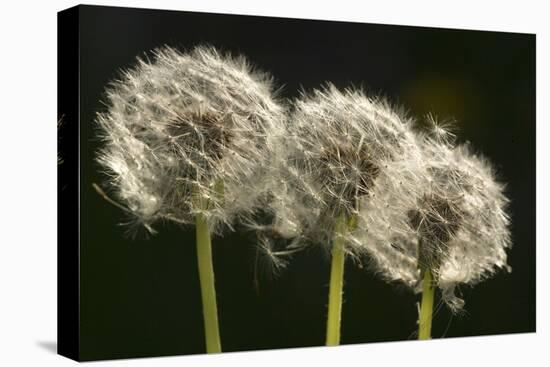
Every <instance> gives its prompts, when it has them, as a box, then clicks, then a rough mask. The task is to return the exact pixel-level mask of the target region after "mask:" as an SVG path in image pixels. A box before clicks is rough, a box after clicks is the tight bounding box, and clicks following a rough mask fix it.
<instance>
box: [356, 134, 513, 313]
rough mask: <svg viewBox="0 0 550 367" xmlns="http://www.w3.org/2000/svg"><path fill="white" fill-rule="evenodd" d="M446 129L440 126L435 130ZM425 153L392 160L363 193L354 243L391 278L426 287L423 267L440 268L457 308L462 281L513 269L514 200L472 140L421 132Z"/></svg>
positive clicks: (439, 279) (445, 292)
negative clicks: (510, 204) (466, 142)
mask: <svg viewBox="0 0 550 367" xmlns="http://www.w3.org/2000/svg"><path fill="white" fill-rule="evenodd" d="M437 136H439V134H438V132H437V131H436V134H435V137H437ZM419 145H420V146H421V147H422V155H421V156H420V157H415V156H410V157H406V159H402V160H394V161H392V162H389V164H388V166H387V168H386V169H385V170H384V171H383V172H381V173H380V175H379V176H378V177H377V179H376V180H375V182H374V184H373V187H372V190H371V193H372V195H371V196H370V197H369V198H368V199H366V200H363V202H362V203H361V211H360V214H359V217H358V219H359V225H358V228H357V231H356V232H355V233H354V236H355V238H354V242H355V243H356V244H357V246H360V247H363V248H364V249H365V250H366V252H367V254H368V256H369V258H370V259H371V260H372V264H373V267H374V269H375V270H377V271H378V272H379V273H380V274H381V275H382V276H383V277H384V278H386V279H388V280H391V281H400V282H404V283H405V284H407V285H409V286H410V287H412V288H414V289H416V290H419V286H420V274H421V270H422V269H428V270H430V271H432V272H433V273H434V275H435V279H436V282H437V285H438V286H439V288H440V289H441V290H442V293H443V299H444V300H445V301H446V303H447V304H448V306H449V307H450V308H451V309H452V310H455V311H456V310H459V309H460V308H462V305H463V303H464V302H463V300H461V299H459V298H458V297H456V296H455V294H454V289H455V287H456V286H457V285H458V284H468V285H473V284H475V283H477V282H479V281H481V280H483V279H485V278H487V277H490V276H491V275H492V274H493V273H494V272H495V271H496V270H497V269H499V268H504V269H507V270H510V268H509V266H508V265H507V263H506V259H507V254H506V249H507V248H509V247H510V246H511V241H510V232H509V217H508V215H507V213H506V209H507V204H508V199H507V198H506V197H505V195H504V193H503V192H504V186H503V185H501V184H500V183H498V182H497V181H496V180H495V175H494V172H493V169H492V167H491V165H490V163H489V162H488V161H487V160H486V159H484V158H483V157H480V156H478V155H475V154H473V153H472V152H471V150H470V148H469V147H468V146H466V145H458V146H454V145H453V144H451V143H449V141H448V140H441V139H438V138H434V137H433V136H421V137H419Z"/></svg>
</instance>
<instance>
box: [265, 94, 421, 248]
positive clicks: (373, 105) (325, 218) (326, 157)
mask: <svg viewBox="0 0 550 367" xmlns="http://www.w3.org/2000/svg"><path fill="white" fill-rule="evenodd" d="M410 124H411V121H410V120H409V119H408V118H407V117H405V116H404V114H402V113H400V112H396V111H395V109H393V108H392V107H391V106H390V105H389V104H388V103H387V102H386V101H384V100H383V99H379V98H369V97H367V96H366V95H365V94H364V93H363V92H361V91H358V90H353V89H347V90H344V91H340V90H338V89H337V88H336V87H334V86H333V85H331V84H329V85H327V86H326V87H325V88H324V89H319V90H314V91H313V92H312V93H310V94H308V95H303V96H302V97H301V98H300V99H298V100H296V101H295V102H294V104H293V110H292V112H291V113H290V116H289V119H288V127H287V134H286V138H285V140H284V141H283V142H282V145H283V149H282V155H283V157H284V159H282V160H281V162H282V165H281V169H280V171H279V176H280V177H281V179H280V184H279V185H274V186H275V189H274V190H273V193H274V194H273V195H274V199H273V200H272V203H271V208H272V209H273V212H274V217H275V218H276V219H275V227H276V228H277V231H278V232H279V233H281V234H284V235H285V236H288V237H292V238H295V237H296V236H298V237H301V238H302V239H301V241H302V242H303V243H316V244H323V245H325V246H330V245H331V243H332V240H333V236H334V233H333V232H334V227H335V223H336V219H337V218H338V217H339V216H341V215H344V216H346V217H347V218H352V217H353V216H355V215H356V214H357V213H358V211H359V204H360V202H361V200H362V199H363V198H364V197H367V196H369V193H370V190H371V187H372V184H373V182H374V181H375V180H376V177H377V176H378V175H379V174H380V172H382V171H383V170H384V169H385V167H384V166H385V165H386V164H387V162H389V161H392V160H393V159H400V158H401V157H402V156H403V155H404V154H409V153H405V152H406V151H408V150H410V149H413V150H417V146H416V141H415V138H414V134H413V133H412V131H411V130H410ZM348 244H350V243H349V242H348ZM328 248H330V247H328ZM347 250H348V252H353V247H351V246H347Z"/></svg>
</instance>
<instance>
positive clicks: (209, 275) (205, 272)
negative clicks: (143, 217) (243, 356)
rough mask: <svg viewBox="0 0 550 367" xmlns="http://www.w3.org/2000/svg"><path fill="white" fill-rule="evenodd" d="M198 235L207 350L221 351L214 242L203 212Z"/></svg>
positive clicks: (197, 221)
mask: <svg viewBox="0 0 550 367" xmlns="http://www.w3.org/2000/svg"><path fill="white" fill-rule="evenodd" d="M196 235H197V238H196V242H197V259H198V265H199V278H200V284H201V296H202V310H203V316H204V334H205V340H206V352H207V353H221V351H222V347H221V342H220V331H219V326H218V308H217V305H216V288H215V286H214V267H213V265H212V243H211V240H210V230H209V228H208V223H207V221H206V218H205V217H204V215H202V214H197V216H196Z"/></svg>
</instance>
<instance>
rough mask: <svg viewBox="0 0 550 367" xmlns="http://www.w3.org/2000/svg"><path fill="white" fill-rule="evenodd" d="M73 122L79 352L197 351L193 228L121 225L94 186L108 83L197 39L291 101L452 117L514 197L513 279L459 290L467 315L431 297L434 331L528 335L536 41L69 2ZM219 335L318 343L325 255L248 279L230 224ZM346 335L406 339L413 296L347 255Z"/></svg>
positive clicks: (243, 242) (280, 343) (249, 257)
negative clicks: (76, 39)
mask: <svg viewBox="0 0 550 367" xmlns="http://www.w3.org/2000/svg"><path fill="white" fill-rule="evenodd" d="M80 41H81V43H80V77H81V94H80V102H81V104H80V117H81V122H80V123H81V129H82V132H83V137H82V143H83V145H82V148H81V149H82V150H81V193H82V197H81V204H82V206H81V208H82V223H81V233H82V245H81V264H80V280H81V290H80V300H81V318H80V321H81V329H80V332H81V353H82V358H83V359H99V358H123V357H136V356H154V355H169V354H190V353H203V352H204V348H205V347H204V336H203V324H202V315H201V303H200V293H199V292H200V290H199V285H198V277H197V268H196V256H195V255H196V254H195V247H194V231H193V228H180V227H177V226H174V225H167V226H161V227H159V228H157V229H159V233H158V234H157V235H155V236H153V237H149V238H145V237H144V236H138V237H137V238H135V239H131V238H128V237H125V236H124V231H125V229H124V228H123V227H121V226H119V225H118V223H120V222H121V221H123V220H124V219H125V218H124V214H123V213H122V212H121V211H120V210H119V209H117V208H115V207H113V206H112V205H110V204H109V203H108V202H106V201H105V200H103V199H102V198H101V197H100V196H99V195H97V194H96V193H95V191H94V190H93V189H92V183H93V182H97V183H101V182H103V181H104V179H105V177H103V176H102V174H101V172H100V170H99V167H98V165H97V164H96V163H95V161H94V157H95V152H96V151H97V149H98V148H99V146H100V142H99V141H98V139H97V138H96V135H95V134H96V131H95V127H94V118H95V114H96V112H98V111H101V110H102V109H104V106H103V105H102V104H101V103H100V100H101V99H102V98H103V94H102V93H103V91H104V87H105V86H106V84H107V83H108V82H109V81H110V80H112V79H113V78H115V77H116V76H117V73H118V70H119V69H120V68H124V67H129V66H131V65H132V63H133V62H134V60H135V57H136V56H137V55H143V53H144V52H147V51H149V50H151V49H153V48H155V47H158V46H161V45H164V44H167V45H171V46H178V47H180V48H184V49H185V48H187V49H188V48H190V47H192V46H194V45H198V44H202V43H209V44H211V45H214V46H216V47H219V48H221V49H223V50H227V51H231V52H232V53H242V54H244V55H246V56H247V57H248V58H249V59H250V60H251V61H252V62H253V63H254V64H255V65H257V66H258V67H260V68H261V69H263V70H267V71H270V72H271V73H273V75H274V76H275V78H276V80H277V82H278V84H279V85H282V86H283V87H284V88H283V90H282V96H283V97H288V98H292V97H295V96H297V94H298V93H299V91H300V90H302V89H304V90H308V89H310V88H313V87H317V86H319V85H320V84H321V83H323V82H324V81H327V80H328V81H332V82H333V83H335V84H336V85H337V86H339V87H345V86H349V85H356V86H363V87H365V88H366V89H367V90H369V91H371V92H374V93H382V94H384V95H386V96H388V97H389V98H390V99H391V100H392V101H394V102H397V103H400V104H403V105H404V106H405V107H407V108H408V109H409V110H410V112H411V114H413V115H415V116H418V117H421V116H423V115H425V114H426V113H428V112H433V113H435V114H436V115H437V116H439V117H443V118H445V117H452V118H455V119H456V120H457V121H458V126H459V129H460V130H459V133H458V136H459V139H460V140H461V141H466V140H469V141H471V142H472V144H473V145H474V146H475V147H477V148H478V150H480V151H481V152H483V153H484V154H485V155H486V156H487V157H489V158H490V159H491V160H492V161H493V162H494V164H495V166H496V167H497V168H498V171H499V173H500V178H501V180H502V181H504V182H507V183H508V195H509V197H510V198H511V200H512V204H511V208H510V211H511V215H512V220H513V228H512V231H513V242H514V247H513V248H512V250H511V251H510V252H509V254H510V256H509V263H510V265H511V266H512V267H513V272H512V273H511V274H506V273H504V272H502V273H499V274H498V275H497V276H496V277H495V278H493V279H490V280H488V281H486V282H484V283H481V284H479V285H477V286H476V287H474V288H468V287H462V292H463V296H464V298H465V300H466V311H467V312H466V314H464V315H462V316H459V317H456V316H455V317H453V318H451V315H450V313H449V312H448V311H447V310H446V309H445V308H444V307H443V308H442V309H441V310H440V311H439V312H438V313H437V315H436V317H435V319H434V326H433V335H434V337H442V336H445V337H446V338H449V337H456V336H469V335H490V334H501V333H516V332H532V331H535V36H534V35H524V34H511V33H495V32H475V31H463V30H444V29H433V28H416V27H402V26H385V25H372V24H357V23H343V22H327V21H311V20H293V19H281V18H268V17H251V16H233V15H217V14H204V13H187V12H170V11H154V10H139V9H125V8H109V7H90V6H84V7H81V11H80ZM213 246H214V247H213V252H214V267H215V272H216V287H217V292H218V308H219V319H220V329H221V338H222V346H223V350H224V351H242V350H255V349H271V348H286V347H304V346H316V345H322V344H323V342H324V337H325V313H326V304H327V291H328V276H329V263H328V261H327V258H326V256H324V255H323V253H322V251H317V250H311V251H308V252H305V253H302V254H299V255H298V256H296V257H295V258H294V260H293V262H292V263H291V265H290V266H289V268H288V269H287V271H285V272H284V273H282V274H281V276H279V277H278V278H276V279H271V278H270V277H268V276H264V275H262V274H260V276H259V286H258V287H255V285H254V274H255V273H254V263H255V262H254V260H255V247H254V246H255V245H254V241H253V239H252V238H251V237H247V236H246V235H242V234H230V235H227V236H225V237H224V238H215V239H214V245H213ZM345 281H346V284H345V294H344V297H345V303H344V306H343V315H342V343H343V344H349V343H367V342H381V341H397V340H407V339H413V338H414V337H413V333H414V332H415V331H416V319H417V310H416V304H415V303H416V302H417V300H418V298H417V296H415V295H414V294H412V292H410V291H409V290H407V289H405V288H402V287H399V286H396V285H390V284H386V283H384V282H383V281H381V280H379V279H378V278H376V277H375V276H373V275H372V274H371V273H369V272H367V271H365V270H364V269H360V268H358V267H357V266H354V264H353V263H352V262H350V261H348V262H347V264H346V274H345Z"/></svg>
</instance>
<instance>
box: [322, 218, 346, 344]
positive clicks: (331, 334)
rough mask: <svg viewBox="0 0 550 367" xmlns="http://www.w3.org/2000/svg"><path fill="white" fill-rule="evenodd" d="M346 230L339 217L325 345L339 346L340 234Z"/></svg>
mask: <svg viewBox="0 0 550 367" xmlns="http://www.w3.org/2000/svg"><path fill="white" fill-rule="evenodd" d="M346 229H347V223H346V218H345V216H344V215H341V216H340V217H338V220H337V221H336V228H335V231H334V242H333V245H332V263H331V267H330V288H329V297H328V318H327V339H326V345H338V344H340V320H341V318H342V293H343V287H344V264H345V252H344V244H343V243H342V234H344V232H345V231H346Z"/></svg>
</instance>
